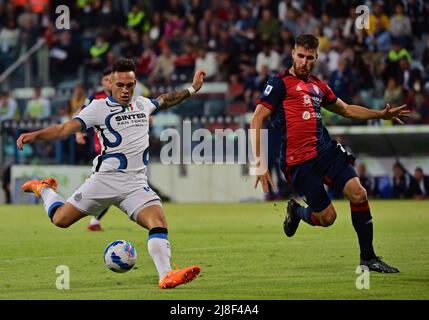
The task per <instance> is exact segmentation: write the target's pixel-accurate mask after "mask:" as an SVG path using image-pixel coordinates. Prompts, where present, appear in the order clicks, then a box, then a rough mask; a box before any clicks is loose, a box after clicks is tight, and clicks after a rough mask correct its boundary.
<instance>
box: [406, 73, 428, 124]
mask: <svg viewBox="0 0 429 320" xmlns="http://www.w3.org/2000/svg"><path fill="white" fill-rule="evenodd" d="M404 103H405V104H406V105H407V106H408V107H409V108H410V109H411V115H410V118H409V119H408V121H407V123H413V124H429V94H428V93H427V92H426V91H424V90H423V88H422V84H421V81H420V80H416V81H415V82H414V84H413V87H412V88H411V89H410V90H408V95H407V97H406V99H405V101H404Z"/></svg>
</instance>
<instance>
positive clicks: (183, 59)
mask: <svg viewBox="0 0 429 320" xmlns="http://www.w3.org/2000/svg"><path fill="white" fill-rule="evenodd" d="M196 58H197V54H196V53H195V49H194V46H193V45H192V43H189V42H187V43H186V44H185V46H184V50H183V53H182V54H180V55H179V56H177V57H176V59H175V60H174V67H175V72H176V73H177V74H179V75H183V76H185V77H186V79H189V78H190V77H191V76H192V75H193V73H194V69H195V59H196ZM182 80H183V79H182Z"/></svg>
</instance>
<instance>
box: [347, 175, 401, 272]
mask: <svg viewBox="0 0 429 320" xmlns="http://www.w3.org/2000/svg"><path fill="white" fill-rule="evenodd" d="M343 193H344V196H345V197H346V198H347V199H348V200H349V201H350V208H351V215H352V223H353V227H354V228H355V231H356V233H357V235H358V238H359V247H360V264H361V265H366V266H367V267H368V268H369V269H370V270H371V271H377V272H384V273H397V272H399V270H398V269H397V268H395V267H392V266H389V265H388V264H386V263H385V262H383V261H382V260H381V258H380V257H377V256H376V254H375V252H374V247H373V244H372V241H373V223H372V216H371V210H370V207H369V203H368V198H367V193H366V190H365V188H364V187H363V186H362V185H361V183H360V181H359V178H357V177H354V178H352V179H350V180H349V181H347V183H346V185H345V186H344V190H343Z"/></svg>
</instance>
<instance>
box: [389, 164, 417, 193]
mask: <svg viewBox="0 0 429 320" xmlns="http://www.w3.org/2000/svg"><path fill="white" fill-rule="evenodd" d="M413 179H414V178H413V177H412V176H411V175H410V174H409V173H408V172H407V171H406V170H405V168H404V166H403V165H402V164H401V163H400V162H396V163H395V164H394V165H393V178H392V187H393V197H394V198H398V199H404V198H411V196H412V194H411V191H412V190H411V186H412V183H413Z"/></svg>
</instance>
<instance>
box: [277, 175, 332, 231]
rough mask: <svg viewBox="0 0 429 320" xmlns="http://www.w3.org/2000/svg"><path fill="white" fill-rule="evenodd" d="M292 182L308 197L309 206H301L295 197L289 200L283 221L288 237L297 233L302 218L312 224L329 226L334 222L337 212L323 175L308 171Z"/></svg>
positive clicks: (300, 192)
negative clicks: (327, 191)
mask: <svg viewBox="0 0 429 320" xmlns="http://www.w3.org/2000/svg"><path fill="white" fill-rule="evenodd" d="M292 184H293V186H294V188H295V190H296V192H297V193H298V194H300V195H301V196H302V197H303V198H305V199H306V202H307V203H308V206H307V207H304V206H301V205H300V204H299V203H298V202H296V201H295V200H294V199H291V200H289V202H288V206H287V213H286V217H285V220H284V223H283V229H284V232H285V234H286V235H287V236H288V237H292V236H293V235H294V234H295V232H296V229H297V228H298V225H299V222H300V221H301V220H303V221H304V222H306V223H307V224H309V225H311V226H322V227H329V226H330V225H332V224H333V223H334V221H335V219H336V217H337V213H336V212H335V208H334V206H333V205H332V203H331V200H330V199H329V196H328V194H327V193H326V191H325V188H324V186H323V179H322V177H321V176H319V175H315V174H312V173H311V172H310V171H306V174H303V175H302V177H300V178H299V179H298V180H294V181H292Z"/></svg>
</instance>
